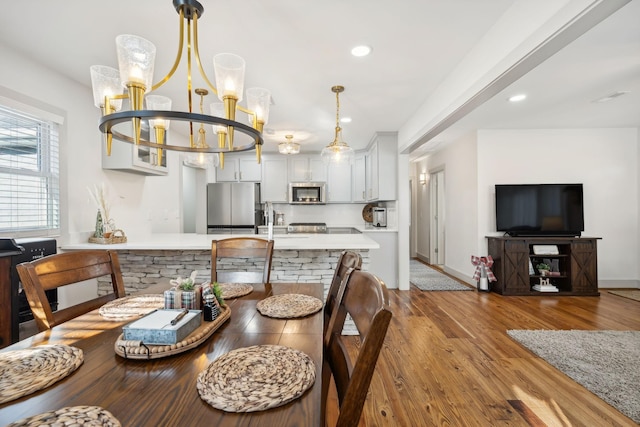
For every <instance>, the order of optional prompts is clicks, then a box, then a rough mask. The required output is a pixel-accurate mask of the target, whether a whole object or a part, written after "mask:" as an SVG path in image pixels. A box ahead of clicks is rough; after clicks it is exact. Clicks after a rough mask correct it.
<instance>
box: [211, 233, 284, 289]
mask: <svg viewBox="0 0 640 427" xmlns="http://www.w3.org/2000/svg"><path fill="white" fill-rule="evenodd" d="M234 258H235V259H236V260H237V261H238V264H235V265H238V266H240V267H238V268H237V269H236V268H234V265H233V264H232V265H231V266H230V267H225V266H224V263H223V262H220V261H221V260H225V262H226V263H228V262H229V261H233V259H234ZM272 258H273V240H266V239H260V238H257V237H232V238H229V239H222V240H213V241H212V242H211V282H212V283H213V282H224V283H265V284H266V283H269V279H270V277H271V260H272ZM240 259H244V260H245V261H244V262H241V261H240ZM242 264H246V265H250V267H247V266H243V265H242Z"/></svg>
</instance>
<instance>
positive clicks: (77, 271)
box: [16, 250, 125, 331]
mask: <svg viewBox="0 0 640 427" xmlns="http://www.w3.org/2000/svg"><path fill="white" fill-rule="evenodd" d="M16 270H17V272H18V275H19V276H20V281H21V282H22V286H23V288H24V292H25V295H26V297H27V301H28V302H29V306H30V307H31V311H32V312H33V317H34V319H35V322H36V325H37V326H38V329H39V330H40V331H45V330H47V329H51V328H52V327H54V326H55V325H58V324H60V323H63V322H66V321H67V320H70V319H73V318H75V317H78V316H80V315H81V314H84V313H88V312H89V311H91V310H95V309H97V308H99V307H101V306H102V305H104V304H106V303H107V302H109V301H112V300H114V299H116V298H122V297H124V296H125V290H124V281H123V279H122V272H121V271H120V262H119V261H118V254H117V253H116V252H113V251H110V250H86V251H85V250H82V251H74V252H65V253H60V254H55V255H49V256H47V257H44V258H40V259H37V260H35V261H31V262H24V263H22V264H18V265H17V266H16ZM107 275H109V276H111V284H112V285H113V292H110V293H108V294H106V295H102V296H99V297H97V298H94V299H91V300H89V301H85V302H83V303H80V304H77V305H74V306H71V307H67V308H64V309H61V310H57V311H52V310H51V305H50V304H49V300H48V298H47V295H46V293H45V291H48V290H50V289H55V288H59V287H62V286H67V285H70V284H73V283H78V282H82V281H85V280H89V279H96V278H98V277H102V276H107Z"/></svg>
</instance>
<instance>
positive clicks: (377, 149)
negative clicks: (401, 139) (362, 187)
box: [365, 132, 398, 201]
mask: <svg viewBox="0 0 640 427" xmlns="http://www.w3.org/2000/svg"><path fill="white" fill-rule="evenodd" d="M397 153H398V136H397V133H396V132H378V133H376V135H375V137H374V138H373V140H372V141H371V144H370V146H369V149H368V151H367V155H366V159H365V169H366V171H365V181H366V199H367V201H375V200H396V198H397V185H396V183H397V180H398V154H397Z"/></svg>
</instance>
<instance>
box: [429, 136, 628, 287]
mask: <svg viewBox="0 0 640 427" xmlns="http://www.w3.org/2000/svg"><path fill="white" fill-rule="evenodd" d="M639 135H640V131H639V130H638V129H583V130H572V129H549V130H528V131H518V130H481V131H478V133H477V141H476V138H474V137H472V136H469V137H466V138H463V139H461V140H459V141H457V142H456V143H454V144H452V145H450V146H447V147H445V148H444V149H443V150H441V151H439V152H438V153H436V154H434V155H431V156H430V157H429V158H428V159H427V164H428V168H432V167H436V168H441V167H443V168H444V170H445V191H446V198H447V201H446V209H447V212H446V217H447V223H446V243H445V245H446V261H445V262H446V264H445V269H446V270H447V271H449V272H451V273H452V274H455V275H456V276H458V277H460V278H461V279H464V280H467V281H470V277H471V275H472V274H473V266H472V265H471V263H470V261H469V256H470V255H471V254H474V255H475V254H477V255H485V254H486V253H487V242H486V238H485V236H488V235H500V234H501V233H497V232H496V228H495V194H494V193H495V189H494V185H495V184H507V183H510V184H514V183H515V184H519V183H554V182H556V183H560V182H563V183H564V182H567V183H573V182H576V183H583V184H584V202H585V232H584V233H583V235H584V236H588V237H601V238H602V240H600V241H599V243H598V277H599V282H600V287H632V286H638V282H639V279H640V274H639V269H638V262H637V260H638V256H639V255H640V253H639V252H640V249H639V247H640V245H639V241H638V231H639V230H640V226H639V217H640V200H639V197H640V196H639V192H640V177H639V176H638V165H639V164H640V153H639V148H638V145H639V142H640V137H639Z"/></svg>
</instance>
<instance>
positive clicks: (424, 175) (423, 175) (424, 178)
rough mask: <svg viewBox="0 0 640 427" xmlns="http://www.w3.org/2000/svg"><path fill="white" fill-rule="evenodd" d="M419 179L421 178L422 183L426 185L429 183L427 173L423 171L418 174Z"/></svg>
mask: <svg viewBox="0 0 640 427" xmlns="http://www.w3.org/2000/svg"><path fill="white" fill-rule="evenodd" d="M418 179H419V180H420V184H422V185H425V184H426V183H427V174H426V173H421V174H420V175H418Z"/></svg>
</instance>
